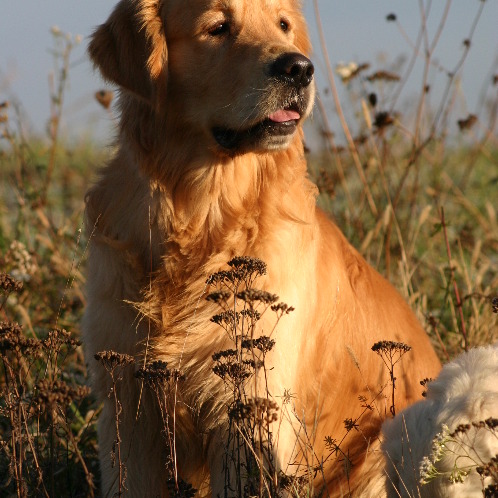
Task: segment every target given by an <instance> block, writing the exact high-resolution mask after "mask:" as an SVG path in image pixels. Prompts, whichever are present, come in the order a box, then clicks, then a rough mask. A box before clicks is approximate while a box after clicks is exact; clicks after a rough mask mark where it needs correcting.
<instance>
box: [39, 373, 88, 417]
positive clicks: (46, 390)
mask: <svg viewBox="0 0 498 498" xmlns="http://www.w3.org/2000/svg"><path fill="white" fill-rule="evenodd" d="M34 392H35V394H34V396H33V402H34V404H35V405H36V406H37V407H38V409H39V410H43V409H44V408H49V409H51V408H53V407H54V406H56V405H57V406H62V407H65V406H69V405H70V404H71V403H72V402H73V401H74V400H77V399H82V398H84V397H86V396H88V394H89V393H90V389H89V388H88V387H87V386H70V385H69V384H68V383H67V382H64V381H63V380H60V379H55V380H48V379H44V380H40V381H39V382H38V384H37V385H36V386H35V389H34Z"/></svg>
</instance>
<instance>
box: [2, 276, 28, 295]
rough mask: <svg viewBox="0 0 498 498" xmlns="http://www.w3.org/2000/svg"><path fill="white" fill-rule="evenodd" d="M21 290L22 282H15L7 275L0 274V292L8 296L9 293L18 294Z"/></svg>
mask: <svg viewBox="0 0 498 498" xmlns="http://www.w3.org/2000/svg"><path fill="white" fill-rule="evenodd" d="M22 288H23V283H22V282H20V281H19V280H16V279H15V278H14V277H12V276H11V275H9V274H8V273H3V272H0V290H2V291H4V292H5V293H6V294H10V293H11V292H20V291H21V290H22Z"/></svg>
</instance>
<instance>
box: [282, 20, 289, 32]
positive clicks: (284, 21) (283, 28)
mask: <svg viewBox="0 0 498 498" xmlns="http://www.w3.org/2000/svg"><path fill="white" fill-rule="evenodd" d="M280 29H281V30H282V31H283V32H284V33H287V31H289V23H288V22H287V21H286V20H285V19H281V20H280Z"/></svg>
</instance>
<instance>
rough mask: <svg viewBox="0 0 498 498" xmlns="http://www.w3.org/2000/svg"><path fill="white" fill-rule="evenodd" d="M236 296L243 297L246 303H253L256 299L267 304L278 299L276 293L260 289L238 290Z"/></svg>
mask: <svg viewBox="0 0 498 498" xmlns="http://www.w3.org/2000/svg"><path fill="white" fill-rule="evenodd" d="M236 297H237V298H238V299H242V301H245V302H246V303H253V302H255V301H260V302H262V303H265V304H272V303H274V302H275V301H277V300H278V296H277V295H276V294H270V293H269V292H266V291H263V290H259V289H245V290H243V291H241V292H238V293H237V295H236Z"/></svg>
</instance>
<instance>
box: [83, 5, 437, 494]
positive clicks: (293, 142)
mask: <svg viewBox="0 0 498 498" xmlns="http://www.w3.org/2000/svg"><path fill="white" fill-rule="evenodd" d="M281 16H285V18H286V20H288V21H289V25H290V29H289V31H288V32H283V31H282V30H281V28H280V27H279V24H280V23H279V21H280V18H281ZM225 17H228V18H230V20H231V22H232V26H233V28H234V30H235V31H234V32H233V34H232V33H231V34H230V37H229V38H225V39H223V38H221V39H220V38H214V37H210V36H209V34H208V30H209V28H210V27H211V26H212V24H213V23H215V22H218V21H219V20H220V18H225ZM309 51H310V45H309V41H308V37H307V33H306V27H305V23H304V19H303V17H302V14H301V13H300V11H299V5H298V3H297V2H296V1H294V0H237V1H235V0H224V1H221V0H218V1H216V0H189V1H188V2H186V1H184V0H164V1H151V0H140V1H139V0H134V1H132V0H122V2H121V3H120V4H118V6H117V7H116V9H115V10H114V12H113V13H112V14H111V17H110V18H109V20H108V21H107V22H106V23H105V24H103V25H102V26H100V27H99V28H98V29H97V30H96V32H95V33H94V35H93V37H92V40H91V43H90V47H89V53H90V55H91V57H92V59H93V62H94V63H95V65H96V66H97V67H98V68H99V69H100V71H101V72H102V74H103V75H104V77H105V78H107V79H108V80H110V81H111V82H113V83H115V84H117V85H118V86H119V87H120V88H121V92H120V98H119V109H120V115H121V120H120V132H119V136H118V138H117V150H116V153H115V156H114V158H113V159H112V160H111V161H110V162H109V164H108V165H107V166H105V167H104V169H103V170H102V171H101V174H100V178H99V179H98V181H97V182H96V184H95V185H94V186H93V187H92V188H91V190H90V191H89V192H88V194H87V197H86V216H87V225H88V233H89V234H90V235H91V240H90V244H91V251H90V258H89V263H88V286H87V294H88V304H87V308H86V312H85V317H84V321H83V333H84V342H85V351H86V357H87V361H88V364H89V370H90V372H91V375H92V384H93V389H94V392H95V394H96V396H97V398H98V399H99V400H102V401H103V402H104V408H103V413H102V415H101V416H100V420H99V444H100V460H101V465H102V473H103V487H104V494H105V493H108V495H109V496H112V493H113V492H114V491H116V490H117V469H116V467H115V468H111V460H110V456H109V455H110V452H111V449H112V445H113V442H114V439H115V430H114V417H115V415H114V405H113V404H112V403H111V401H110V400H109V399H108V398H107V393H108V390H109V387H110V386H109V379H108V376H107V374H106V372H105V370H104V369H103V368H102V366H101V365H99V364H98V363H97V362H96V361H95V360H94V358H93V355H94V353H95V352H97V351H103V350H109V349H112V350H115V351H118V352H120V353H128V354H132V355H135V357H136V358H137V361H140V362H142V361H144V355H146V357H147V358H146V359H147V360H152V359H161V360H164V361H167V362H168V364H169V365H170V366H171V367H172V368H180V369H181V371H182V372H183V373H184V375H185V381H184V382H183V383H181V384H180V386H179V391H178V393H177V399H176V403H173V402H172V403H171V406H170V410H171V415H173V413H174V415H175V437H176V449H177V461H178V469H179V473H180V475H181V476H182V478H183V479H184V480H186V481H189V482H191V483H192V484H193V485H194V486H195V487H197V488H198V489H200V494H204V495H208V496H210V495H211V494H212V495H213V496H217V495H218V494H219V495H220V496H223V486H224V476H223V469H222V463H223V451H224V447H223V434H224V430H225V428H226V426H225V424H226V413H227V408H226V403H227V399H228V398H229V396H230V393H227V392H226V391H225V389H224V387H223V386H222V385H221V382H220V380H219V379H218V378H217V377H216V376H215V375H214V374H213V372H212V366H213V362H212V359H211V356H212V354H213V353H214V352H216V351H219V350H221V349H224V348H226V347H227V344H226V338H225V335H224V333H223V331H221V329H219V328H218V327H217V326H216V325H215V324H213V323H211V322H210V320H209V319H210V316H211V315H212V314H213V313H215V312H216V311H217V310H216V309H215V308H213V305H212V304H209V303H207V302H206V301H205V299H204V297H205V296H206V294H207V293H208V292H209V288H207V287H206V285H205V281H206V277H207V276H208V275H209V274H210V273H212V272H215V271H217V270H219V269H220V268H222V267H224V265H225V264H226V262H227V261H228V260H229V259H230V258H232V257H233V256H234V255H249V256H254V257H258V258H260V259H262V260H264V261H265V262H266V263H267V264H268V275H267V276H265V277H264V278H263V279H261V281H259V282H258V284H259V285H260V286H262V287H263V288H265V289H267V290H269V291H271V292H273V293H276V294H278V295H279V296H280V299H281V300H283V301H285V302H286V303H288V304H289V305H293V306H294V307H295V311H294V312H293V313H292V314H291V315H289V316H286V317H284V318H283V319H282V321H281V323H280V324H279V327H278V329H277V332H276V336H275V339H276V347H275V349H274V351H272V355H270V357H269V358H268V361H269V366H270V367H271V368H272V370H271V376H270V383H269V391H270V393H271V395H272V396H273V397H274V399H275V400H277V401H278V402H279V404H282V399H283V398H282V395H283V393H284V390H288V392H290V393H292V397H291V402H290V404H288V405H286V406H285V407H281V410H280V413H281V414H285V413H287V414H288V415H287V416H284V415H282V421H281V422H279V423H278V426H277V425H276V426H275V437H276V439H277V443H276V446H275V453H276V459H277V461H278V462H279V465H280V466H281V468H282V469H283V470H285V471H286V472H288V473H292V472H293V471H295V470H296V469H297V470H299V471H300V472H304V471H306V470H309V469H311V468H312V467H313V466H316V465H317V464H318V463H319V462H320V461H321V460H322V459H324V458H326V457H327V455H328V454H329V453H330V452H329V450H327V449H326V448H325V443H324V438H325V436H331V437H333V438H336V439H337V440H338V441H340V440H341V439H342V437H343V436H344V434H345V429H344V420H345V419H347V418H352V419H355V418H357V417H360V414H361V413H362V412H365V413H364V415H363V416H361V417H360V418H359V420H358V424H359V427H360V430H361V432H360V431H356V430H353V431H352V432H351V433H350V434H349V435H348V437H346V439H345V440H344V441H343V442H342V444H341V449H342V450H343V451H344V453H345V454H348V455H349V458H350V459H351V460H352V462H353V468H352V469H351V471H350V473H349V476H348V477H346V475H345V471H344V464H343V463H341V462H340V461H338V460H337V459H336V457H335V456H332V457H330V458H328V460H327V462H326V463H325V464H324V465H323V473H322V472H318V473H316V478H315V486H316V488H317V489H320V488H321V487H322V486H323V485H324V483H325V485H326V486H327V488H328V491H329V494H330V496H342V495H344V496H345V495H346V494H347V493H348V492H349V490H352V491H353V492H354V494H355V495H356V496H359V495H360V494H362V496H372V497H373V496H375V497H376V498H377V497H378V496H381V493H382V492H383V491H382V490H383V485H384V478H383V473H382V463H381V457H380V453H379V449H378V447H379V444H378V441H377V436H378V434H379V431H380V425H381V421H382V420H383V419H384V418H385V417H386V414H387V413H389V406H390V404H389V401H387V400H386V399H385V396H386V395H388V394H389V387H386V386H387V385H388V375H387V372H386V370H385V367H384V366H383V364H382V362H381V361H380V360H379V358H378V357H377V355H376V354H375V353H373V352H372V351H371V350H370V348H371V346H372V345H373V344H374V343H375V342H376V341H380V340H394V341H402V342H404V343H407V344H409V345H410V346H412V348H413V349H412V351H411V352H410V353H409V354H407V355H405V357H404V358H403V362H402V364H401V365H399V366H397V368H398V367H399V368H398V370H397V371H396V377H397V379H398V380H397V388H396V407H397V408H398V409H401V408H402V407H403V406H405V405H406V404H407V403H410V402H412V401H415V400H416V399H418V398H419V396H420V393H421V388H420V385H419V380H420V379H422V378H425V377H428V376H433V375H435V374H437V372H438V370H439V363H438V360H437V358H436V355H435V354H434V352H433V350H432V347H431V345H430V342H429V340H428V338H427V337H426V335H425V332H424V331H423V329H422V328H421V327H420V325H419V324H418V322H417V320H416V318H415V317H414V315H413V314H412V312H411V311H410V309H409V308H408V306H407V305H406V304H405V302H404V301H403V299H402V298H401V297H400V295H399V294H398V293H397V292H396V291H395V290H394V288H393V287H391V285H390V284H389V283H388V282H387V281H385V280H384V279H383V278H382V277H381V276H380V275H379V274H377V273H376V272H375V271H374V270H373V269H372V268H371V267H370V266H368V264H367V263H366V262H365V261H364V260H363V259H362V257H361V256H360V255H359V254H358V253H357V252H356V250H355V249H353V248H352V247H351V246H350V245H349V244H348V242H347V241H346V240H345V238H344V236H343V235H342V234H341V232H340V231H339V229H338V228H337V227H336V226H335V225H334V224H333V223H332V222H331V221H330V220H329V219H328V218H327V216H326V215H325V214H324V213H323V212H322V211H321V210H319V209H318V208H317V207H316V206H315V198H316V194H317V191H316V187H315V186H314V185H313V184H312V183H311V182H310V180H309V179H308V177H307V173H306V162H305V158H304V151H303V144H302V131H301V127H300V126H298V129H297V132H296V133H295V134H294V135H292V136H291V137H290V139H289V141H288V143H287V144H286V146H285V147H284V146H282V147H281V148H280V150H277V151H270V150H265V149H270V146H269V144H268V143H266V142H265V141H264V140H263V141H260V142H258V143H254V151H251V150H246V151H244V152H243V153H242V152H241V153H238V152H237V151H230V153H227V151H224V150H221V149H220V147H219V146H218V145H217V144H216V142H215V140H214V139H213V136H212V133H211V128H212V126H220V125H221V126H227V127H231V128H237V129H238V128H240V129H243V128H245V127H247V126H248V125H250V124H253V123H255V122H257V121H258V120H261V119H263V118H265V117H267V115H268V113H269V112H273V111H275V110H276V109H278V108H279V106H284V105H286V102H285V100H286V97H285V91H286V90H285V89H284V88H282V86H281V85H280V86H279V85H278V84H277V83H276V82H274V81H272V80H271V79H269V78H268V75H267V71H268V66H269V64H271V61H272V60H274V58H275V57H277V56H278V55H280V54H282V53H285V52H299V53H302V54H309ZM280 94H282V95H280ZM302 98H303V99H305V100H306V102H308V101H309V105H307V106H306V109H305V110H304V111H303V118H304V117H305V116H306V114H307V113H308V112H309V110H310V107H311V101H312V99H313V87H312V85H310V87H309V88H308V89H307V90H306V92H303V94H302ZM279 99H281V100H279ZM137 308H138V310H139V312H137ZM272 324H273V322H272V321H271V317H270V315H268V316H266V315H265V318H264V320H263V321H262V323H261V328H262V329H264V330H268V329H269V328H271V326H272ZM145 345H148V347H147V351H146V352H145V350H146V348H145ZM382 388H384V391H383V394H382V395H380V396H376V394H377V393H378V392H379V391H380V390H381V389H382ZM360 395H363V396H365V397H366V399H367V400H368V401H369V402H370V403H371V404H372V406H373V407H374V409H373V410H372V411H370V410H366V411H365V409H364V408H362V407H361V402H360V401H359V399H358V396H360ZM119 396H120V399H121V401H122V405H123V411H122V413H121V415H120V420H121V435H122V448H123V450H122V452H123V454H124V457H123V459H124V460H125V464H126V468H127V479H126V486H127V488H128V490H129V492H128V496H137V497H138V496H140V497H143V496H148V497H149V496H165V495H166V490H165V483H164V475H165V472H164V458H165V455H164V453H163V450H162V447H163V445H162V444H161V438H162V434H161V428H162V427H161V423H160V418H159V416H158V414H157V411H156V408H155V405H154V403H153V400H152V399H151V397H150V395H149V393H147V392H146V391H144V392H143V393H141V391H140V384H139V383H137V381H135V380H134V378H133V373H132V372H128V373H126V374H125V376H124V378H123V381H122V382H121V383H120V387H119ZM140 396H141V398H140ZM375 396H376V399H375V401H372V398H373V397H375ZM139 398H140V399H141V403H140V416H139V417H138V419H137V418H136V414H137V406H138V400H139ZM290 463H294V464H295V463H299V464H300V465H301V466H300V467H297V466H296V465H293V466H291V467H288V465H289V464H290Z"/></svg>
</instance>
